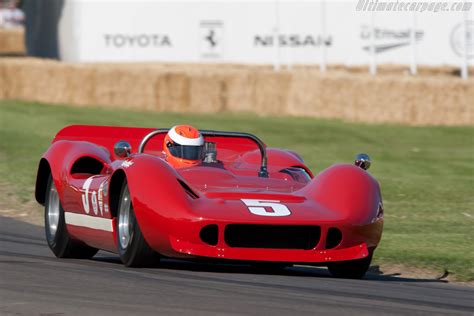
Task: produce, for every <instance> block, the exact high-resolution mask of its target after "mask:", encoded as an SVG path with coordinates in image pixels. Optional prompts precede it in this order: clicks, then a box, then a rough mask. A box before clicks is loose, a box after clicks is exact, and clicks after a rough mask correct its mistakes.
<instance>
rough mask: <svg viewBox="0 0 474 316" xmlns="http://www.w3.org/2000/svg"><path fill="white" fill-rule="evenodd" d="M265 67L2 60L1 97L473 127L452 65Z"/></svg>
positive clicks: (468, 101)
mask: <svg viewBox="0 0 474 316" xmlns="http://www.w3.org/2000/svg"><path fill="white" fill-rule="evenodd" d="M380 68H381V69H383V71H381V74H380V75H377V76H371V75H369V74H367V72H366V69H364V67H353V68H344V67H342V66H331V67H329V70H328V72H326V73H324V74H321V73H320V72H319V69H318V68H317V67H314V66H306V67H303V66H296V67H294V68H293V69H292V70H291V71H290V70H285V71H280V72H274V71H272V69H271V67H269V66H250V65H249V66H243V65H233V64H228V65H205V64H147V63H142V64H68V63H61V62H57V61H51V60H43V59H35V58H2V59H0V98H9V99H20V100H31V101H39V102H45V103H63V104H71V105H77V106H85V105H101V106H104V107H122V108H133V109H139V110H154V111H173V112H185V113H188V112H203V113H215V112H221V111H233V112H252V113H257V114H259V115H297V116H309V117H322V118H337V119H343V120H346V121H356V122H369V123H400V124H411V125H430V124H436V125H474V117H473V115H472V113H473V111H474V78H470V79H468V80H462V79H460V78H459V77H457V76H454V75H453V74H454V73H455V72H456V69H454V68H450V67H440V68H439V69H436V68H429V67H426V68H420V75H419V76H411V75H408V74H407V73H406V69H404V67H401V66H394V65H388V66H384V67H380Z"/></svg>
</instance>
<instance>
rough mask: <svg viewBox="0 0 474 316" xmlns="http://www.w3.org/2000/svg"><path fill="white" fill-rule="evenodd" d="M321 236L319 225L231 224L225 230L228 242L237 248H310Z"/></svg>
mask: <svg viewBox="0 0 474 316" xmlns="http://www.w3.org/2000/svg"><path fill="white" fill-rule="evenodd" d="M320 237H321V228H320V227H319V226H290V225H252V224H230V225H227V226H226V227H225V232H224V239H225V242H226V244H227V245H228V246H229V247H235V248H269V249H302V250H310V249H313V248H315V247H316V245H317V244H318V242H319V238H320Z"/></svg>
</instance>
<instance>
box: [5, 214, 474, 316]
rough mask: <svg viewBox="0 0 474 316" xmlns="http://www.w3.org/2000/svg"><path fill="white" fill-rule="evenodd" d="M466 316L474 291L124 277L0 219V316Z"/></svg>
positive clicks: (300, 276) (170, 266)
mask: <svg viewBox="0 0 474 316" xmlns="http://www.w3.org/2000/svg"><path fill="white" fill-rule="evenodd" d="M136 314H140V315H145V314H153V315H158V314H160V315H174V314H179V315H183V314H185V315H187V314H189V315H191V314H192V315H200V314H205V315H212V314H217V315H222V314H259V315H271V314H273V315H300V314H311V315H314V314H323V315H380V314H387V315H392V314H396V315H400V314H406V315H416V314H426V315H437V314H465V315H473V314H474V288H472V287H464V286H459V285H452V284H447V283H443V282H439V281H436V280H419V279H403V278H398V277H394V276H383V275H377V274H369V275H368V276H367V277H366V278H365V279H364V280H342V279H333V278H330V277H329V276H328V274H327V272H326V271H325V269H320V268H306V267H295V268H287V269H285V270H284V271H283V272H281V273H273V274H272V273H257V272H255V271H254V270H252V269H251V268H249V267H247V266H239V265H228V264H218V265H216V264H205V263H189V262H183V261H172V260H168V261H165V262H164V263H163V264H162V266H161V267H157V268H147V269H130V268H125V267H123V266H122V265H121V263H120V262H119V260H118V258H117V257H116V256H115V255H112V254H108V253H102V252H100V253H99V254H98V255H96V257H95V258H94V259H93V260H59V259H56V258H55V257H54V256H53V255H52V253H51V252H50V251H49V249H48V247H47V245H46V243H45V241H44V238H43V228H42V227H38V226H33V225H29V224H25V223H23V222H19V221H16V220H12V219H9V218H5V217H0V315H136Z"/></svg>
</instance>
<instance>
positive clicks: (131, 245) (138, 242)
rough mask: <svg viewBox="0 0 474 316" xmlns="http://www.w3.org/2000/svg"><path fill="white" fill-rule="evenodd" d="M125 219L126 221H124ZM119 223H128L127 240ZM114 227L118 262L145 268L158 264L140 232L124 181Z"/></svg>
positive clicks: (156, 256)
mask: <svg viewBox="0 0 474 316" xmlns="http://www.w3.org/2000/svg"><path fill="white" fill-rule="evenodd" d="M127 199H128V201H127ZM126 212H128V216H125V213H126ZM125 217H126V218H127V219H128V220H125ZM121 218H123V220H122V219H121ZM120 223H122V224H124V223H128V224H127V225H128V229H127V230H128V236H129V237H128V239H127V238H126V237H124V236H125V235H126V234H127V233H125V234H124V233H123V232H124V231H123V229H122V231H121V230H120ZM116 225H117V226H116V229H115V231H116V234H117V247H118V253H119V255H120V260H122V263H123V264H124V265H125V266H126V267H147V266H152V265H155V264H157V263H158V262H159V259H160V256H159V255H158V253H156V252H155V251H154V250H153V249H151V248H150V246H148V243H147V242H146V240H145V238H144V237H143V234H142V231H141V230H140V226H139V225H138V222H137V220H136V217H135V211H134V209H133V205H132V202H131V199H130V192H129V190H128V184H127V182H126V181H125V182H124V183H123V185H122V190H121V192H120V200H119V203H118V211H117V220H116ZM122 226H123V227H125V226H124V225H122Z"/></svg>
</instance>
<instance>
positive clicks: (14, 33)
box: [0, 28, 26, 55]
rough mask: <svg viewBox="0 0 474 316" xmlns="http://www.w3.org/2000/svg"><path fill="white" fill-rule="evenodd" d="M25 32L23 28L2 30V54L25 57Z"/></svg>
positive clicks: (0, 40)
mask: <svg viewBox="0 0 474 316" xmlns="http://www.w3.org/2000/svg"><path fill="white" fill-rule="evenodd" d="M24 38H25V31H24V29H23V28H13V29H2V28H0V54H15V55H24V54H25V52H26V50H25V40H24Z"/></svg>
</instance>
